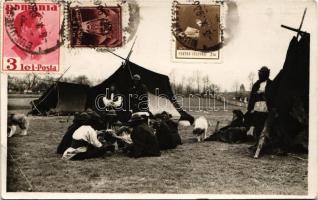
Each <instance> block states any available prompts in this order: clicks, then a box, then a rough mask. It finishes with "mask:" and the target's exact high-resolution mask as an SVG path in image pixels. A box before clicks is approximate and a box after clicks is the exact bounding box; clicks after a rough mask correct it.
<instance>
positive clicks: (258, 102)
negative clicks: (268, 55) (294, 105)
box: [245, 67, 276, 158]
mask: <svg viewBox="0 0 318 200" xmlns="http://www.w3.org/2000/svg"><path fill="white" fill-rule="evenodd" d="M269 74H270V70H269V69H268V68H267V67H262V68H261V69H260V70H259V71H258V77H259V80H257V81H256V83H255V84H254V85H253V87H252V90H251V93H250V98H249V102H248V107H247V112H246V114H245V115H246V116H249V115H250V114H251V113H252V114H253V113H254V111H256V112H260V113H267V117H266V118H263V120H264V122H260V124H264V126H263V127H258V129H259V130H261V132H260V133H259V130H258V133H256V136H257V140H256V141H257V142H256V144H255V145H253V146H252V147H250V148H249V149H251V150H254V149H255V148H256V147H257V148H256V149H255V151H256V152H255V156H254V157H255V158H257V157H258V155H259V153H260V150H261V149H262V146H263V144H264V143H265V139H268V138H269V137H270V133H271V132H272V127H273V121H274V119H275V116H276V108H275V106H274V103H275V95H276V93H275V92H276V90H275V88H274V85H273V81H272V80H270V79H269ZM260 115H262V114H260ZM264 115H265V114H264ZM251 121H256V120H251Z"/></svg>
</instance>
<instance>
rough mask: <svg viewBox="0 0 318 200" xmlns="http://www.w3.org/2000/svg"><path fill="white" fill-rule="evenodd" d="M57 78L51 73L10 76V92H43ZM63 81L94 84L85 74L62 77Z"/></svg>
mask: <svg viewBox="0 0 318 200" xmlns="http://www.w3.org/2000/svg"><path fill="white" fill-rule="evenodd" d="M55 81H57V78H54V77H52V76H50V75H44V76H43V75H37V74H27V75H25V76H21V77H19V76H11V75H9V76H8V92H9V93H41V92H43V91H45V90H47V89H48V88H49V87H50V86H51V85H52V84H53V83H54V82H55ZM59 81H62V82H68V83H78V84H85V85H89V86H91V85H92V82H91V81H90V80H89V79H88V78H87V76H85V75H80V76H75V77H62V78H61V79H59Z"/></svg>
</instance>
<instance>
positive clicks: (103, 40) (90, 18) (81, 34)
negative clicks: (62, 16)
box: [69, 5, 122, 47]
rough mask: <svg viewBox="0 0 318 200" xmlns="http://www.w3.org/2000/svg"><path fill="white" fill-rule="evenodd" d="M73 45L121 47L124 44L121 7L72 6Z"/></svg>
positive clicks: (70, 22) (70, 18)
mask: <svg viewBox="0 0 318 200" xmlns="http://www.w3.org/2000/svg"><path fill="white" fill-rule="evenodd" d="M69 11H70V17H69V20H70V21H69V25H70V45H71V47H119V46H121V45H122V28H121V23H122V21H121V15H122V14H121V7H120V6H119V5H118V6H102V5H99V6H89V7H86V6H85V7H79V6H76V7H71V8H70V10H69Z"/></svg>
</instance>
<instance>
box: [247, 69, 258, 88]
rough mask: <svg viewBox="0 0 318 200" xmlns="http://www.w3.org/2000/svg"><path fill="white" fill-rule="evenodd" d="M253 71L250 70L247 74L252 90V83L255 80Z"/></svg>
mask: <svg viewBox="0 0 318 200" xmlns="http://www.w3.org/2000/svg"><path fill="white" fill-rule="evenodd" d="M255 76H256V75H255V73H254V72H250V73H249V74H248V80H249V81H250V88H249V89H250V90H252V87H253V84H254V80H255Z"/></svg>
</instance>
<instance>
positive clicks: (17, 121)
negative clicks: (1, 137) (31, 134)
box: [8, 114, 29, 137]
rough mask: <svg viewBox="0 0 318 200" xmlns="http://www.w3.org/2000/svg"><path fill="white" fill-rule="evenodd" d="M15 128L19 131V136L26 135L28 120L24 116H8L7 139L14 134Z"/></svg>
mask: <svg viewBox="0 0 318 200" xmlns="http://www.w3.org/2000/svg"><path fill="white" fill-rule="evenodd" d="M17 126H19V127H20V129H21V135H27V134H28V133H27V131H28V128H29V120H28V117H27V116H26V115H25V114H10V115H9V116H8V133H9V135H8V137H12V136H13V135H14V134H15V133H16V130H17ZM9 129H10V131H9Z"/></svg>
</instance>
